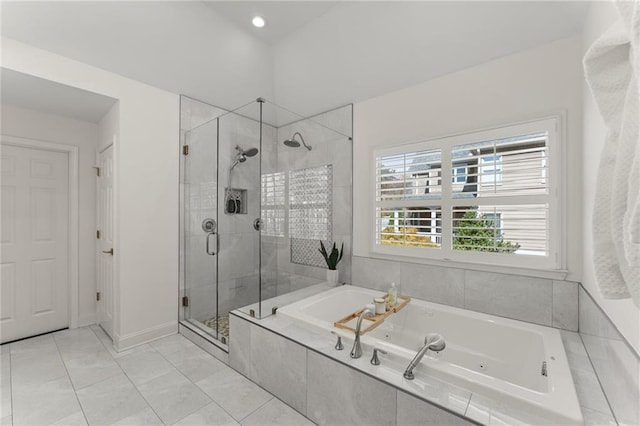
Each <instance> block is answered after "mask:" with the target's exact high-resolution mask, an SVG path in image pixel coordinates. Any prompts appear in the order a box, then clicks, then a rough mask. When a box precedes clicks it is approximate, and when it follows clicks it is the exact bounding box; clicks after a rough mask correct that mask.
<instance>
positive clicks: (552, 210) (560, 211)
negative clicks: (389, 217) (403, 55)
mask: <svg viewBox="0 0 640 426" xmlns="http://www.w3.org/2000/svg"><path fill="white" fill-rule="evenodd" d="M563 125H564V117H563V115H562V114H559V115H553V116H548V117H545V118H540V119H536V120H531V121H526V122H520V123H515V124H508V125H503V126H497V127H493V128H489V129H483V130H477V131H470V132H466V133H461V134H456V135H451V136H444V137H439V138H433V139H426V140H419V141H414V142H410V143H404V144H399V145H394V146H379V147H376V148H374V149H373V150H372V157H371V160H370V161H371V162H370V164H371V165H372V173H371V190H370V191H371V192H370V194H371V196H372V198H371V206H370V210H369V211H370V215H371V216H370V217H371V222H370V227H369V231H368V232H369V233H370V236H371V242H370V250H371V253H372V254H373V255H378V256H380V257H383V258H384V257H387V258H397V259H400V258H416V259H424V260H427V261H429V260H432V261H443V262H457V263H460V264H465V263H468V264H485V265H486V264H488V265H496V266H504V267H512V268H519V269H530V270H545V271H563V270H564V268H565V258H566V255H565V252H564V250H565V247H566V243H565V231H564V229H565V226H564V223H565V213H564V212H565V206H564V201H563V197H562V193H563V188H564V187H565V185H566V176H565V174H564V173H563V172H562V170H563V168H564V167H563V164H564V163H565V159H564V149H563V148H562V146H563V140H564V134H563V130H564V127H563ZM540 132H546V133H547V145H546V150H547V155H546V157H545V159H546V166H547V169H546V180H547V184H548V192H547V194H546V195H539V196H535V197H537V198H538V199H539V200H542V199H544V201H545V203H548V231H547V232H548V255H547V256H534V255H527V254H522V255H514V254H503V253H487V252H479V251H477V252H476V251H462V250H453V247H452V240H453V236H452V226H453V215H452V214H451V211H452V208H453V207H455V206H456V204H459V200H456V199H455V198H454V197H453V196H452V195H453V192H452V186H453V185H454V184H455V182H453V181H452V179H454V173H453V167H455V163H454V161H453V158H452V155H451V152H452V149H453V147H454V146H459V145H465V144H472V143H478V142H484V141H491V140H496V139H503V138H508V137H513V136H518V135H526V134H534V133H540ZM438 148H439V149H440V155H441V161H442V165H441V167H440V170H441V172H442V177H441V179H442V180H441V183H442V189H441V190H442V197H441V198H440V200H422V201H401V202H396V204H397V207H410V206H428V205H429V206H433V205H436V206H439V208H440V210H441V211H442V212H443V214H442V218H441V226H442V243H441V247H440V248H439V249H430V248H415V247H406V246H391V245H384V244H378V242H377V232H378V230H377V221H376V219H377V209H378V208H380V205H381V204H384V202H379V201H377V189H378V188H377V181H376V178H377V176H376V169H377V159H378V158H379V157H381V156H388V155H400V154H403V153H408V152H415V151H420V150H427V149H438ZM478 184H481V183H480V182H479V183H478ZM521 198H522V197H521ZM476 200H477V201H478V205H491V201H492V200H493V203H494V204H495V201H496V200H495V198H494V199H489V200H488V201H487V200H478V199H477V198H476ZM520 201H522V200H520ZM518 204H522V203H518V196H502V197H500V204H498V205H518ZM524 204H534V203H532V202H531V201H527V202H526V203H524ZM445 212H448V213H446V214H445Z"/></svg>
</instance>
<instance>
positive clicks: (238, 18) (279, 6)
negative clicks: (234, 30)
mask: <svg viewBox="0 0 640 426" xmlns="http://www.w3.org/2000/svg"><path fill="white" fill-rule="evenodd" d="M206 4H207V6H209V7H211V8H213V10H215V11H216V12H218V13H220V14H221V15H223V16H224V17H225V18H227V19H229V20H230V21H232V22H233V23H234V24H236V25H237V26H238V28H241V29H242V30H244V31H246V32H248V33H249V34H251V35H253V36H255V37H256V38H259V39H260V40H262V41H264V42H266V43H267V44H270V45H273V44H276V43H278V42H280V41H282V40H284V39H285V38H287V37H288V36H290V35H291V33H293V32H294V31H295V30H297V29H298V28H301V27H303V26H305V25H307V24H308V23H309V22H311V21H313V20H314V19H316V18H317V17H319V16H321V15H323V14H324V13H326V12H327V11H328V10H329V9H331V8H332V7H334V6H335V5H336V4H337V2H335V1H303V2H295V1H206ZM256 15H258V16H261V17H263V18H264V19H265V21H266V25H265V26H264V27H263V28H256V27H254V26H253V25H252V24H251V19H252V18H253V17H254V16H256Z"/></svg>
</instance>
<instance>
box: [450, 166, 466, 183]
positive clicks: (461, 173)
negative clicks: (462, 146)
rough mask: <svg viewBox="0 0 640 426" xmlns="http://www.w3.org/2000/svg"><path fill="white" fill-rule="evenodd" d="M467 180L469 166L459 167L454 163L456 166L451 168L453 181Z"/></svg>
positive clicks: (461, 181)
mask: <svg viewBox="0 0 640 426" xmlns="http://www.w3.org/2000/svg"><path fill="white" fill-rule="evenodd" d="M466 180H467V168H466V166H465V167H457V166H456V165H455V164H454V168H453V169H451V182H453V183H464V182H465V181H466Z"/></svg>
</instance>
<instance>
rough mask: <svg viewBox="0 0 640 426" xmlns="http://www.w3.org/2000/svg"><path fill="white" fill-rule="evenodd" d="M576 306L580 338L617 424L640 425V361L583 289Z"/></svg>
mask: <svg viewBox="0 0 640 426" xmlns="http://www.w3.org/2000/svg"><path fill="white" fill-rule="evenodd" d="M579 306H580V337H582V341H583V342H584V346H585V348H586V350H587V353H588V356H589V359H590V360H591V363H592V364H593V368H594V369H595V372H596V374H597V376H598V377H597V378H598V380H599V384H600V385H601V386H602V389H603V390H604V392H605V394H606V396H607V400H608V402H609V405H610V407H611V411H612V412H613V415H614V416H615V418H616V421H617V422H618V423H619V424H628V425H638V424H640V387H639V386H640V384H639V383H638V380H639V378H640V357H639V356H638V354H637V353H636V352H635V351H634V350H633V349H632V348H631V347H630V346H629V345H628V344H627V342H626V341H625V340H624V338H623V337H622V335H621V334H620V333H619V332H618V330H617V329H616V328H615V327H614V325H613V323H612V322H611V321H610V320H609V318H608V317H607V316H606V315H605V314H604V313H603V312H602V311H601V310H600V308H599V307H598V306H597V305H596V303H595V302H594V301H593V299H592V298H591V296H590V295H589V294H588V293H587V292H586V291H585V290H584V288H582V287H580V289H579ZM595 385H597V383H596V384H595ZM596 411H597V412H598V413H600V412H601V410H596Z"/></svg>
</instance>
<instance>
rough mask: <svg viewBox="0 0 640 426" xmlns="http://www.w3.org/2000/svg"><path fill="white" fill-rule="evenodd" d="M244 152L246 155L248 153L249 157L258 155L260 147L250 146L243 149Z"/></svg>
mask: <svg viewBox="0 0 640 426" xmlns="http://www.w3.org/2000/svg"><path fill="white" fill-rule="evenodd" d="M242 153H243V154H244V155H246V156H247V157H253V156H254V155H256V154H257V153H258V148H249V149H248V150H246V151H242Z"/></svg>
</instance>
